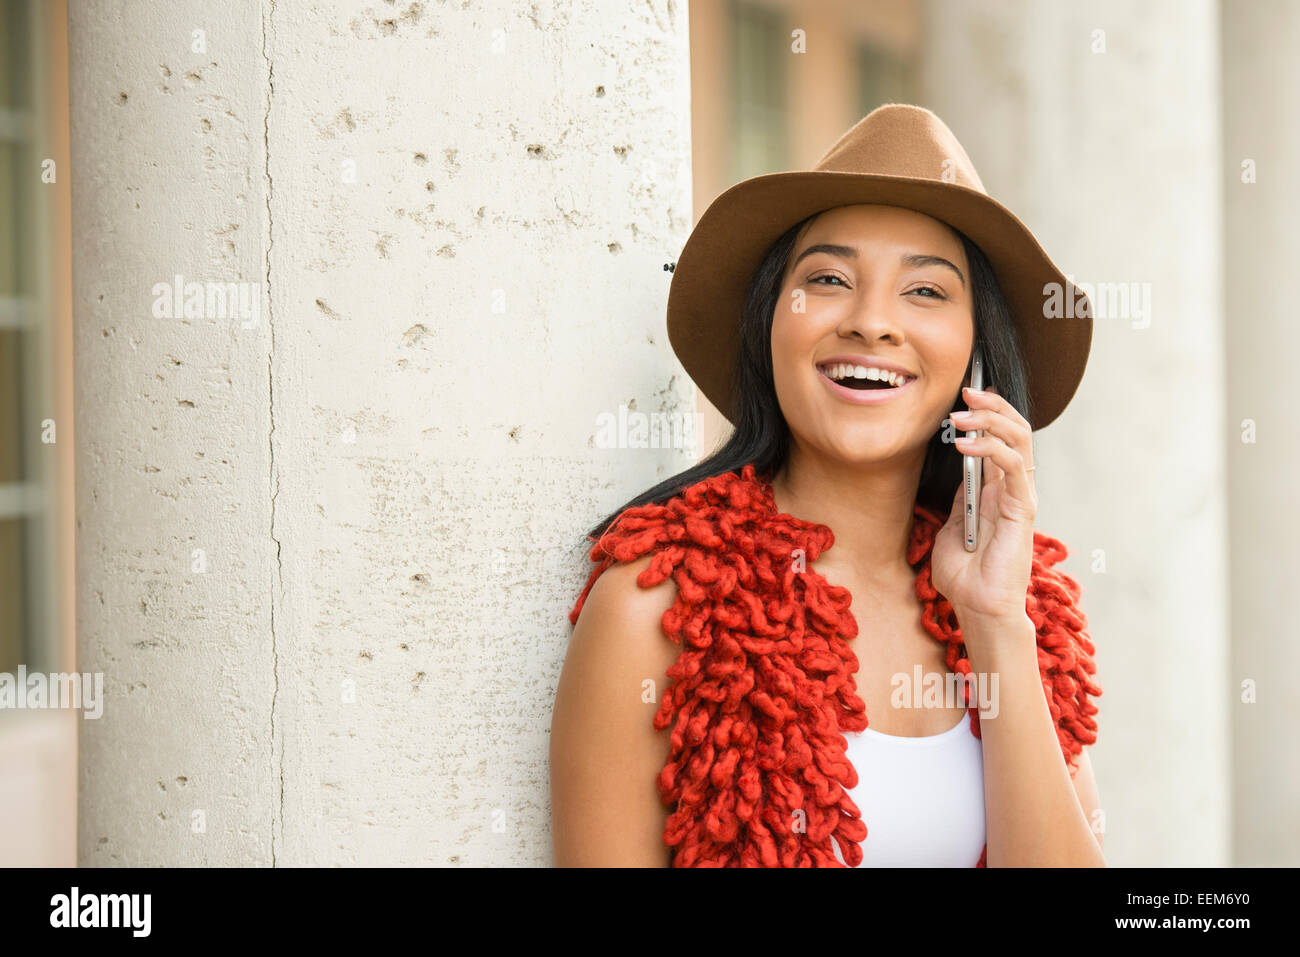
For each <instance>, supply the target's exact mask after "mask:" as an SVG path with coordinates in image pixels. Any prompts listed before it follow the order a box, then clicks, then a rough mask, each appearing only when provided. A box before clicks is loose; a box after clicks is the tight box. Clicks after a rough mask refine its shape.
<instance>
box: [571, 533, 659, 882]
mask: <svg viewBox="0 0 1300 957" xmlns="http://www.w3.org/2000/svg"><path fill="white" fill-rule="evenodd" d="M650 561H651V558H650V556H644V557H642V558H640V559H638V560H636V561H634V562H628V563H626V564H619V565H615V566H612V567H610V568H608V569H606V570H605V571H604V572H602V573H601V574H600V577H599V578H597V579H596V583H595V584H594V585H592V588H591V591H590V592H589V593H588V595H587V600H586V602H585V603H584V604H583V607H582V611H581V613H580V614H579V615H578V621H577V623H576V624H575V625H574V627H573V634H572V636H571V638H570V640H569V647H568V650H567V652H566V654H565V659H564V667H563V669H562V671H561V674H560V682H559V685H558V687H557V688H556V694H555V708H554V712H553V714H552V717H551V743H550V776H551V831H552V843H553V847H554V852H555V863H556V865H557V866H561V867H565V866H578V867H592V866H596V867H600V866H613V867H618V866H633V867H636V866H643V867H666V866H668V863H669V848H668V847H667V846H666V845H665V844H664V843H663V830H664V825H665V823H666V821H667V815H668V811H667V809H666V808H665V807H664V806H663V804H662V802H661V800H660V798H659V793H658V789H657V787H656V779H657V777H658V775H659V772H660V770H662V768H663V766H664V764H665V763H666V762H667V760H668V754H669V740H668V731H667V730H663V731H659V730H656V729H655V727H654V724H653V721H654V715H655V712H656V711H657V710H658V704H659V701H660V700H661V697H662V695H663V693H664V689H665V686H666V685H667V683H668V678H667V675H666V674H665V672H666V671H667V670H668V668H669V667H670V666H671V665H672V664H673V662H674V661H676V660H677V656H678V654H679V653H680V651H681V649H680V647H679V646H678V645H677V644H676V643H675V642H673V641H672V640H671V639H669V638H668V636H667V635H665V634H664V632H663V626H662V618H663V614H664V612H665V611H667V610H668V608H669V607H671V605H672V603H673V601H674V599H675V597H676V594H677V586H676V584H675V583H674V582H673V581H672V579H667V580H665V581H664V582H661V583H660V584H658V585H655V586H652V587H649V588H645V587H642V586H641V585H639V584H638V583H637V581H636V578H637V576H638V575H639V574H640V573H641V572H642V571H643V570H644V569H645V568H646V567H647V566H648V565H649V564H650Z"/></svg>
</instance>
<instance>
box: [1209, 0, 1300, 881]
mask: <svg viewBox="0 0 1300 957" xmlns="http://www.w3.org/2000/svg"><path fill="white" fill-rule="evenodd" d="M1222 28H1223V72H1224V84H1223V123H1224V144H1223V173H1224V178H1223V183H1224V188H1225V190H1226V202H1225V204H1224V208H1225V211H1226V224H1225V228H1226V237H1227V243H1226V248H1225V253H1226V264H1227V296H1226V300H1225V301H1226V303H1227V309H1226V312H1225V322H1226V324H1227V329H1226V335H1225V343H1224V345H1225V354H1226V357H1227V365H1226V368H1227V379H1228V405H1227V418H1228V421H1227V424H1226V431H1225V437H1226V446H1227V458H1228V479H1229V481H1228V488H1229V491H1230V502H1231V508H1232V536H1231V539H1230V546H1229V551H1228V555H1229V558H1230V567H1231V570H1232V571H1231V573H1232V579H1231V582H1232V636H1233V646H1232V666H1231V669H1230V672H1229V676H1228V681H1227V682H1225V683H1224V688H1225V692H1226V693H1227V694H1229V695H1230V696H1231V699H1232V701H1233V706H1232V710H1231V713H1232V716H1233V718H1234V723H1233V728H1232V742H1233V762H1232V767H1231V771H1232V802H1233V803H1232V806H1233V851H1234V854H1233V858H1232V860H1231V862H1230V863H1232V864H1233V865H1236V866H1238V867H1295V866H1296V864H1297V863H1300V826H1298V823H1297V822H1298V819H1297V811H1296V809H1297V808H1300V768H1298V767H1297V766H1296V762H1295V761H1294V757H1295V755H1296V753H1297V748H1296V745H1295V734H1294V729H1295V727H1296V726H1297V724H1298V723H1300V697H1297V696H1296V694H1295V690H1294V683H1293V682H1292V681H1291V680H1289V674H1288V673H1289V670H1290V669H1289V668H1288V667H1287V663H1288V662H1289V661H1290V660H1291V659H1292V658H1293V657H1294V655H1295V641H1294V635H1293V631H1294V629H1293V628H1292V627H1291V625H1290V624H1289V620H1290V618H1291V616H1290V615H1289V614H1288V610H1287V608H1288V605H1289V601H1288V599H1289V597H1290V596H1291V595H1292V594H1294V592H1295V587H1296V585H1295V583H1296V581H1297V580H1298V579H1300V559H1297V554H1298V552H1297V548H1296V543H1297V542H1300V518H1298V517H1297V515H1296V512H1295V510H1294V509H1292V508H1290V507H1289V503H1290V500H1291V498H1292V496H1293V495H1294V491H1295V487H1296V480H1295V476H1296V475H1297V473H1300V453H1298V452H1297V447H1296V442H1295V428H1296V425H1295V422H1294V421H1293V419H1292V416H1291V415H1289V414H1288V413H1289V412H1290V411H1291V410H1292V409H1293V408H1294V405H1295V403H1294V399H1293V393H1294V384H1293V383H1294V382H1295V379H1296V370H1295V365H1296V361H1297V359H1300V331H1297V330H1298V328H1300V327H1297V324H1296V317H1295V307H1294V302H1293V298H1292V297H1291V296H1290V295H1287V294H1286V292H1285V289H1286V286H1287V285H1288V278H1284V277H1291V276H1293V275H1294V274H1295V263H1296V260H1297V258H1300V233H1298V232H1297V229H1296V221H1297V219H1300V184H1297V182H1296V172H1297V170H1300V128H1297V125H1296V123H1295V122H1294V120H1293V119H1292V118H1293V117H1295V116H1296V115H1297V113H1300V64H1297V62H1296V50H1297V49H1300V8H1298V7H1297V6H1296V5H1295V4H1294V3H1285V2H1280V0H1273V2H1263V0H1246V2H1241V0H1234V2H1233V3H1231V4H1226V5H1225V6H1224V10H1223V18H1222ZM1279 281H1280V284H1279Z"/></svg>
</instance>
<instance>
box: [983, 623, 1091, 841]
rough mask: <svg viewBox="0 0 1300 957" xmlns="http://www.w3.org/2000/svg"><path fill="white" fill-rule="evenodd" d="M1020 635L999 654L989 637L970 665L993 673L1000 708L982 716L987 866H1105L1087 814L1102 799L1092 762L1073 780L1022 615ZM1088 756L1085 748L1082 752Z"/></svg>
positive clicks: (1031, 635)
mask: <svg viewBox="0 0 1300 957" xmlns="http://www.w3.org/2000/svg"><path fill="white" fill-rule="evenodd" d="M1022 627H1024V628H1025V629H1026V637H1025V640H1024V641H1022V642H1021V643H1020V645H1019V647H1018V648H1015V649H1012V650H1011V651H1008V652H1005V653H1003V654H999V653H998V651H997V649H996V648H995V647H990V643H989V642H981V644H980V647H985V648H989V650H988V651H986V652H985V653H984V655H983V656H982V657H981V656H978V655H974V654H972V656H971V670H972V671H974V672H976V673H986V672H987V673H989V674H997V676H998V684H999V688H998V702H997V703H998V713H997V716H996V717H991V718H987V719H986V718H984V717H981V718H980V739H981V742H982V745H983V753H984V804H985V817H986V821H987V824H988V853H987V857H986V858H985V863H986V864H987V866H989V867H1105V866H1106V859H1105V856H1104V855H1103V853H1102V845H1101V836H1100V835H1099V834H1097V833H1094V831H1093V829H1092V821H1091V820H1090V816H1091V815H1092V814H1093V813H1094V812H1095V811H1096V808H1097V806H1098V804H1099V801H1098V799H1097V793H1096V791H1097V786H1096V781H1095V780H1094V779H1093V775H1092V762H1091V761H1090V760H1081V761H1080V762H1079V770H1078V771H1077V772H1076V774H1075V776H1074V779H1073V780H1071V778H1070V771H1069V768H1068V767H1067V766H1066V764H1065V759H1064V757H1063V756H1062V754H1061V745H1060V741H1059V740H1058V739H1057V735H1056V727H1055V725H1054V724H1053V722H1052V715H1051V711H1050V710H1049V709H1048V707H1047V698H1046V696H1045V695H1044V692H1043V684H1042V677H1041V675H1040V673H1039V669H1038V661H1037V648H1036V646H1035V644H1034V623H1033V622H1032V621H1030V620H1029V619H1028V617H1026V619H1025V621H1024V622H1023V625H1022ZM1084 754H1085V756H1086V752H1084Z"/></svg>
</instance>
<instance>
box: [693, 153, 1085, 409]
mask: <svg viewBox="0 0 1300 957" xmlns="http://www.w3.org/2000/svg"><path fill="white" fill-rule="evenodd" d="M862 203H879V204H883V205H887V206H902V207H904V208H907V209H912V210H916V211H917V212H921V213H925V214H926V215H927V216H932V217H933V218H935V219H937V220H940V221H941V222H944V223H947V224H948V225H950V226H952V227H953V228H954V229H957V230H960V231H961V232H962V233H965V234H966V236H968V237H969V238H970V239H971V241H972V242H974V243H975V244H976V245H977V246H979V247H980V249H981V250H982V251H983V253H984V255H985V256H986V257H987V258H988V261H989V264H990V265H991V266H992V267H993V272H994V275H995V276H996V277H997V280H998V285H999V287H1000V288H1001V290H1002V294H1003V296H1004V297H1005V298H1006V300H1007V304H1008V306H1009V307H1010V310H1011V315H1012V319H1013V321H1014V323H1015V325H1016V329H1017V330H1018V333H1019V341H1020V346H1021V350H1022V353H1023V355H1024V360H1025V365H1026V374H1027V376H1028V379H1029V395H1030V401H1031V415H1030V416H1029V417H1028V418H1029V423H1030V425H1031V426H1032V427H1033V428H1034V429H1041V428H1045V427H1046V426H1047V425H1049V424H1050V423H1051V422H1052V421H1054V420H1055V419H1056V418H1057V417H1058V416H1059V415H1060V414H1061V412H1062V411H1063V410H1064V409H1065V407H1066V405H1067V404H1069V402H1070V399H1071V398H1073V397H1074V393H1075V391H1076V390H1077V389H1078V387H1079V382H1080V381H1081V380H1082V378H1083V372H1084V368H1085V367H1086V366H1087V363H1088V353H1089V350H1090V349H1091V346H1092V308H1091V304H1090V303H1088V302H1087V301H1086V297H1085V295H1084V293H1083V292H1082V290H1080V289H1078V287H1076V286H1075V285H1074V284H1073V283H1071V282H1069V281H1068V280H1067V279H1066V277H1065V276H1064V275H1063V274H1062V273H1061V271H1060V270H1059V269H1057V268H1056V266H1055V265H1053V263H1052V261H1051V259H1050V258H1048V256H1047V253H1046V252H1044V250H1043V248H1042V247H1041V246H1040V245H1039V243H1038V240H1037V239H1035V238H1034V235H1033V233H1031V232H1030V231H1029V229H1028V228H1027V227H1026V226H1025V225H1024V224H1023V223H1022V222H1021V221H1020V220H1019V219H1018V218H1017V217H1016V216H1015V214H1014V213H1012V212H1011V211H1010V210H1009V209H1007V208H1006V207H1005V206H1003V205H1002V204H1001V203H999V202H998V201H997V200H995V199H993V198H992V197H990V196H987V195H985V194H984V193H981V192H979V191H978V190H975V189H971V188H969V187H966V186H961V185H959V184H956V183H943V182H937V181H935V180H932V179H919V178H913V177H908V176H888V175H883V174H867V173H845V172H836V171H831V170H810V171H796V172H785V173H769V174H766V175H763V176H756V177H753V178H751V179H747V180H744V181H743V182H741V183H737V184H736V185H735V186H732V187H731V188H730V189H728V190H727V191H726V192H724V193H722V194H721V195H719V196H718V197H717V198H716V199H715V200H714V201H713V202H712V203H711V204H710V205H709V208H708V209H707V210H706V211H705V213H704V215H703V216H701V217H700V220H699V222H698V223H697V224H696V225H695V228H694V229H693V230H692V232H691V235H690V237H689V238H688V239H687V241H686V245H685V246H684V247H683V248H682V252H681V255H680V256H679V257H678V259H677V264H676V266H675V267H674V269H673V278H672V283H671V285H670V287H669V292H668V340H669V342H670V343H671V344H672V347H673V351H674V352H675V353H676V354H677V358H678V359H679V360H680V362H681V363H682V366H683V368H685V370H686V372H687V374H688V375H690V377H691V378H692V379H693V380H694V381H695V384H696V385H697V386H698V387H699V388H700V389H701V390H702V391H703V392H704V394H705V395H706V396H708V398H709V401H710V402H712V403H713V404H714V405H715V406H717V408H718V410H719V411H720V412H721V413H722V414H723V415H724V416H726V417H727V419H728V420H729V421H731V422H733V423H734V422H735V416H736V410H735V409H733V408H732V391H731V388H732V376H733V374H734V371H735V365H736V357H737V355H738V351H739V347H740V319H741V314H742V310H743V309H744V305H745V296H746V293H747V292H748V289H749V284H750V281H751V280H752V278H753V274H754V270H755V269H756V268H757V267H758V265H759V263H760V262H761V261H762V258H763V256H764V255H765V254H766V253H767V250H768V248H769V247H770V246H771V245H772V243H773V242H775V241H776V240H777V239H778V238H780V236H781V235H782V234H783V233H784V232H785V231H786V230H787V229H789V228H790V227H791V226H792V225H794V224H795V223H797V222H799V221H800V220H802V219H804V218H805V217H807V216H811V215H812V214H814V213H818V212H822V211H824V210H827V209H832V208H834V207H836V206H848V205H857V204H862ZM1049 283H1056V284H1058V287H1059V288H1060V289H1061V290H1063V295H1064V297H1065V301H1066V302H1071V301H1073V302H1074V303H1075V306H1074V314H1073V315H1072V316H1069V317H1068V318H1061V317H1049V316H1045V315H1044V311H1045V309H1044V303H1045V302H1046V293H1045V291H1044V287H1045V286H1047V284H1049ZM994 385H996V383H994Z"/></svg>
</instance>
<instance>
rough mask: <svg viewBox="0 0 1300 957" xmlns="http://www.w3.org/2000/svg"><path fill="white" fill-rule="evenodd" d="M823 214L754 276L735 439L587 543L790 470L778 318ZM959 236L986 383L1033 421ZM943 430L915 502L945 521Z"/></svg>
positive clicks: (1023, 384) (954, 475) (957, 460)
mask: <svg viewBox="0 0 1300 957" xmlns="http://www.w3.org/2000/svg"><path fill="white" fill-rule="evenodd" d="M819 215H820V213H814V214H813V215H812V216H809V217H807V218H806V219H803V220H801V221H800V222H798V223H796V224H795V225H793V226H791V227H790V228H789V229H788V230H786V232H785V233H784V234H783V235H782V236H781V238H780V239H778V240H777V241H776V242H774V243H773V244H772V246H771V247H770V248H769V249H768V251H767V253H766V255H764V257H763V261H762V262H761V263H760V264H759V266H758V268H757V269H756V270H755V271H754V276H753V279H752V280H751V281H750V284H749V290H748V293H747V295H746V297H745V308H744V312H743V313H742V315H741V317H740V350H739V355H738V356H737V357H736V369H735V375H733V376H732V408H734V409H735V410H736V419H735V428H734V429H733V430H732V433H731V435H730V437H729V438H728V439H727V441H726V442H725V443H723V444H722V445H721V446H719V447H718V449H717V450H715V451H714V452H712V453H711V454H710V455H709V456H708V457H707V458H705V459H703V460H702V461H700V462H698V463H697V464H695V465H692V466H691V467H690V468H688V469H686V470H685V471H683V472H679V473H677V474H676V475H674V476H672V477H671V478H667V479H665V480H664V481H662V482H660V483H659V484H658V485H656V486H654V487H653V488H650V489H647V490H646V491H644V492H642V493H641V494H640V495H638V496H636V498H634V499H632V500H631V501H630V502H628V503H626V504H625V505H623V506H622V507H620V508H618V509H615V510H614V511H613V512H611V513H610V514H609V515H607V516H606V517H605V518H604V519H603V520H602V521H601V522H600V523H599V524H598V525H596V526H595V527H594V528H592V529H591V531H589V532H588V533H587V537H588V539H589V540H591V541H595V540H597V539H599V538H600V536H601V535H602V534H604V532H605V530H606V529H608V528H609V526H610V525H611V524H613V522H614V520H615V519H616V518H618V516H619V515H620V514H622V512H624V511H625V510H626V509H629V508H632V507H634V506H637V505H646V504H650V503H654V504H657V505H658V504H662V503H664V502H666V501H668V500H669V499H671V498H673V497H674V496H676V495H678V494H679V493H681V492H682V491H684V490H685V489H687V488H689V487H690V486H692V485H694V484H696V483H697V482H702V481H704V480H705V479H707V478H712V477H713V476H715V475H723V474H725V473H727V472H736V473H739V472H740V470H741V468H742V467H743V466H744V465H746V464H748V463H750V462H752V463H754V470H755V472H756V473H757V474H758V475H760V476H762V477H764V478H771V477H772V476H773V475H775V474H776V473H777V472H778V471H779V470H780V468H781V466H782V465H784V464H785V460H786V457H787V456H788V455H789V452H790V427H789V425H788V424H787V423H786V421H785V416H784V415H783V414H782V413H781V407H780V405H779V404H778V403H777V397H776V385H775V382H774V380H773V377H772V317H773V315H774V314H775V312H776V305H777V298H778V297H779V296H780V295H781V280H782V277H783V276H784V275H785V269H786V264H787V263H788V262H789V259H790V253H791V252H792V251H793V248H794V242H795V238H796V237H797V236H798V235H799V231H800V230H801V229H802V228H803V227H804V226H805V225H807V224H808V223H810V222H811V221H812V220H813V219H815V218H816V217H817V216H819ZM950 228H951V227H950ZM953 232H955V233H956V234H957V236H958V238H960V239H961V242H962V246H963V247H965V250H966V259H967V261H968V262H969V263H970V272H971V295H972V298H973V300H974V319H975V338H976V339H977V340H978V341H980V342H982V344H983V346H984V374H985V381H986V382H989V383H992V384H993V385H996V386H997V389H998V395H1000V396H1002V398H1004V399H1006V400H1007V401H1008V402H1010V403H1011V405H1013V406H1014V407H1015V408H1016V410H1017V411H1019V412H1020V414H1021V415H1023V416H1024V417H1025V418H1027V419H1028V418H1030V411H1031V410H1030V407H1029V386H1028V379H1027V376H1026V374H1025V366H1024V360H1023V357H1022V353H1021V350H1020V345H1019V342H1018V340H1017V336H1016V329H1015V325H1014V324H1013V323H1012V320H1011V310H1010V309H1009V308H1008V306H1007V302H1006V299H1004V298H1003V296H1002V291H1001V289H1000V288H999V287H998V282H997V278H996V277H995V276H994V274H993V268H992V266H990V265H989V261H988V259H987V258H985V256H984V253H983V252H981V251H980V248H979V247H978V246H976V245H975V243H973V242H972V241H971V240H970V239H968V238H967V237H966V235H965V234H963V233H962V232H961V231H959V230H956V229H953ZM956 402H957V403H959V407H960V408H966V403H965V402H964V401H963V400H962V398H961V393H960V392H959V393H958V394H957V397H956ZM943 431H944V430H943V429H942V428H940V429H938V430H936V431H935V434H934V435H933V436H932V437H931V438H930V444H929V446H928V447H927V448H926V452H925V463H924V465H923V466H922V468H921V478H920V481H919V482H918V484H917V491H916V500H917V502H918V503H919V504H921V505H923V506H926V507H929V508H932V509H934V510H935V511H936V512H938V513H939V514H940V515H947V514H948V510H949V508H950V507H951V505H952V499H953V496H954V495H956V494H957V487H958V486H959V485H960V484H961V477H962V476H961V471H962V470H961V454H960V453H959V452H958V451H957V449H956V447H955V446H953V445H952V444H951V443H949V442H945V441H944V440H943Z"/></svg>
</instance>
